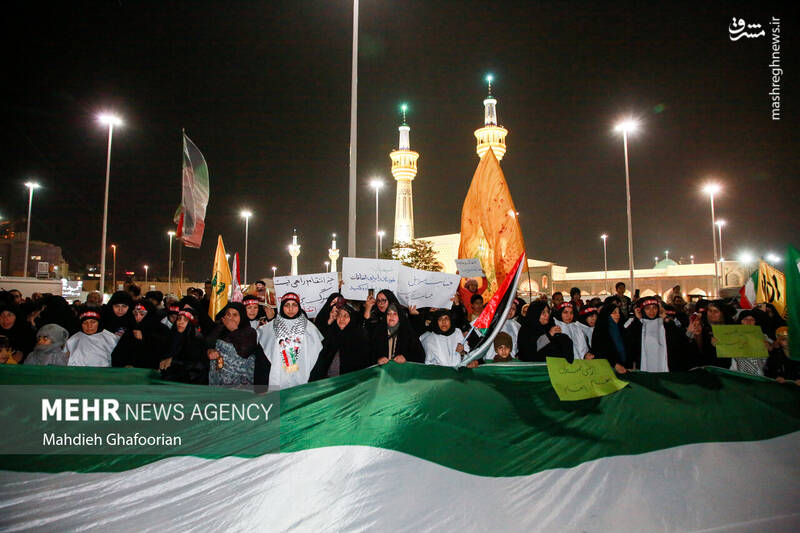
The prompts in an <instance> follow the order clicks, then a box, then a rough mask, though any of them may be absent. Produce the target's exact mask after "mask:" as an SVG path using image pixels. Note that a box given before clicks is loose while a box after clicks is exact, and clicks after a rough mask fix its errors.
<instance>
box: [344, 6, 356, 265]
mask: <svg viewBox="0 0 800 533" xmlns="http://www.w3.org/2000/svg"><path fill="white" fill-rule="evenodd" d="M352 54H353V66H352V72H351V76H350V190H349V195H348V200H349V201H348V204H349V205H348V208H349V209H348V213H347V255H348V256H349V257H355V256H356V162H357V160H356V156H357V153H358V150H357V141H358V120H357V118H358V0H353V50H352Z"/></svg>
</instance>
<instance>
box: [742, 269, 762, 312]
mask: <svg viewBox="0 0 800 533" xmlns="http://www.w3.org/2000/svg"><path fill="white" fill-rule="evenodd" d="M757 293H758V269H756V270H755V271H754V272H753V274H752V275H751V276H750V277H749V278H747V283H745V284H744V286H743V287H742V288H741V289H739V305H740V306H741V308H742V309H752V308H753V307H755V306H756V294H757Z"/></svg>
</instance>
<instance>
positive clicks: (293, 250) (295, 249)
mask: <svg viewBox="0 0 800 533" xmlns="http://www.w3.org/2000/svg"><path fill="white" fill-rule="evenodd" d="M289 255H291V256H292V270H291V272H292V276H296V275H297V256H298V255H300V245H299V244H297V230H294V234H293V235H292V244H290V245H289Z"/></svg>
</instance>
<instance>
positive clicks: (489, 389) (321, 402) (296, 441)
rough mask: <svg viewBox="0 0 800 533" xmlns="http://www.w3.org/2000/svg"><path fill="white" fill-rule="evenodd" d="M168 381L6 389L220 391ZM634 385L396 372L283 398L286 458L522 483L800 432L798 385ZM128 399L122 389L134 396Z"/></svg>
mask: <svg viewBox="0 0 800 533" xmlns="http://www.w3.org/2000/svg"><path fill="white" fill-rule="evenodd" d="M154 376H155V373H149V372H147V371H137V370H126V369H119V370H114V369H79V368H66V369H64V368H63V367H62V368H57V367H24V366H20V367H6V368H2V369H0V384H9V383H15V384H20V383H30V384H50V383H67V382H70V383H98V384H99V383H102V384H104V385H108V384H113V383H120V384H123V383H135V382H137V381H138V382H139V383H145V384H146V383H151V384H153V385H154V386H153V387H152V394H150V393H148V398H147V401H158V399H159V391H167V390H174V389H175V388H179V390H180V392H181V393H182V394H184V395H186V397H187V398H189V397H191V396H192V395H196V397H197V398H198V399H199V398H202V397H203V396H204V394H207V392H205V391H206V390H207V389H205V388H204V387H199V386H197V387H195V386H190V385H175V384H168V383H165V382H161V381H158V380H157V379H155V377H154ZM622 378H623V379H625V380H627V381H629V382H630V385H629V386H628V387H625V389H623V390H621V391H619V392H617V393H615V394H612V395H610V396H605V397H603V398H593V399H590V400H582V401H578V402H561V401H559V400H558V397H557V396H556V394H555V392H554V391H553V389H552V387H551V385H550V382H549V379H548V376H547V369H546V367H544V366H534V365H510V366H506V365H485V366H482V367H479V368H477V369H475V370H469V369H462V370H461V371H459V372H456V371H455V370H453V369H451V368H445V367H435V366H425V365H416V364H405V365H399V364H396V363H391V364H388V365H385V366H383V367H373V368H369V369H365V370H363V371H360V372H356V373H352V374H347V375H344V376H340V377H337V378H332V379H327V380H323V381H320V382H316V383H311V384H308V385H304V386H300V387H295V388H292V389H288V390H286V391H282V392H281V393H280V403H279V405H280V412H281V417H280V450H281V452H295V451H301V450H307V449H312V448H318V447H324V446H338V445H363V446H373V447H380V448H386V449H391V450H396V451H400V452H404V453H407V454H410V455H413V456H416V457H419V458H422V459H426V460H428V461H432V462H435V463H438V464H440V465H443V466H446V467H449V468H452V469H456V470H460V471H462V472H466V473H470V474H477V475H483V476H520V475H530V474H533V473H536V472H541V471H544V470H548V469H552V468H562V467H563V468H568V467H573V466H576V465H578V464H581V463H583V462H586V461H589V460H594V459H598V458H602V457H609V456H615V455H628V454H641V453H645V452H649V451H655V450H659V449H664V448H669V447H674V446H679V445H684V444H691V443H700V442H735V441H753V440H763V439H768V438H772V437H776V436H780V435H785V434H789V433H792V432H795V431H798V430H800V388H798V387H797V386H795V385H793V384H792V385H788V384H786V385H780V384H776V383H775V382H772V381H771V380H766V379H759V378H751V377H748V376H745V375H741V374H737V373H733V372H727V371H722V370H718V369H697V370H694V371H692V372H688V373H673V374H647V373H631V374H627V375H625V376H623V377H622ZM125 389H126V387H124V386H121V387H119V390H120V395H121V396H124V395H125ZM53 390H54V394H55V393H56V392H57V386H55V385H53ZM277 394H278V393H270V394H269V395H266V396H262V397H261V398H263V400H261V401H270V398H273V399H275V398H277V396H272V395H277ZM5 400H6V401H5V402H4V405H3V406H2V407H0V412H2V413H4V414H3V416H8V415H9V412H10V411H9V410H11V411H12V412H13V408H14V407H13V406H14V402H13V398H6V399H5ZM277 406H278V403H277V402H276V408H277ZM215 431H216V432H217V433H216V434H212V435H208V436H207V438H213V439H220V440H222V441H223V442H229V443H230V448H229V449H230V450H231V453H230V455H240V456H253V455H259V454H261V453H269V450H271V449H274V447H275V442H274V440H273V437H272V436H273V435H274V434H275V432H274V428H273V429H272V431H271V432H270V431H268V430H267V429H266V428H265V429H264V430H263V431H260V430H254V431H251V432H248V433H247V434H230V433H231V432H230V431H228V432H226V431H225V427H224V426H222V427H221V429H219V427H218V429H216V430H215ZM226 439H227V440H226ZM226 449H227V448H226ZM216 457H218V456H215V457H214V458H216ZM162 458H163V457H162V456H152V455H151V456H138V455H119V456H105V457H103V456H59V455H26V456H20V455H16V456H2V457H0V468H1V469H4V470H18V471H43V472H59V471H81V472H94V471H123V470H127V469H131V468H135V467H138V466H141V465H143V464H146V463H149V462H153V461H157V460H159V459H162Z"/></svg>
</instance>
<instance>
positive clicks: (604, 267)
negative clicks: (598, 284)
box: [600, 233, 611, 294]
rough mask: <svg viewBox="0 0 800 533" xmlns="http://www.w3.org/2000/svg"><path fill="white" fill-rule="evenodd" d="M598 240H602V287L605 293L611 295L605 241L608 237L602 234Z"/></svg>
mask: <svg viewBox="0 0 800 533" xmlns="http://www.w3.org/2000/svg"><path fill="white" fill-rule="evenodd" d="M600 238H601V239H603V273H604V274H603V279H604V285H605V288H606V292H607V293H608V294H611V291H610V290H609V288H608V253H607V252H606V239H608V235H606V234H605V233H603V234H602V235H600Z"/></svg>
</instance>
